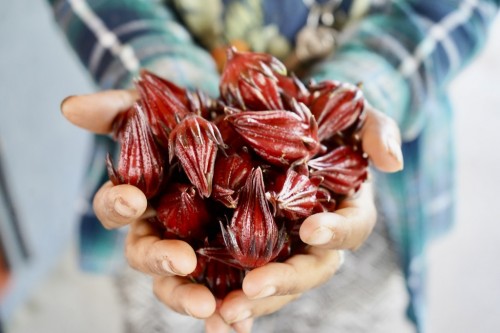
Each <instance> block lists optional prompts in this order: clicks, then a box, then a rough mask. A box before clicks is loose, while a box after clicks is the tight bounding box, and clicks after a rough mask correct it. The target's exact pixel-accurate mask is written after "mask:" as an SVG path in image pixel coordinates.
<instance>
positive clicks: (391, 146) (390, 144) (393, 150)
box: [386, 138, 403, 170]
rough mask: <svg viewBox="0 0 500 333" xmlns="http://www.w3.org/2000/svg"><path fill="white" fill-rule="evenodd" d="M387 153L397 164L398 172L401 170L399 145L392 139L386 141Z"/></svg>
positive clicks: (401, 161) (401, 153) (401, 156)
mask: <svg viewBox="0 0 500 333" xmlns="http://www.w3.org/2000/svg"><path fill="white" fill-rule="evenodd" d="M386 145H387V151H388V152H389V154H390V155H391V156H392V157H393V158H394V159H395V160H396V161H397V162H398V164H399V170H402V169H403V152H402V151H401V144H400V143H399V142H398V141H397V140H395V139H394V138H389V139H387V141H386Z"/></svg>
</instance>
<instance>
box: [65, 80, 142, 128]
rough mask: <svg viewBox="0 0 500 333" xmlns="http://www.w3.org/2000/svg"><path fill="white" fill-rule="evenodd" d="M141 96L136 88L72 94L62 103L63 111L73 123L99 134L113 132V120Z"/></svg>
mask: <svg viewBox="0 0 500 333" xmlns="http://www.w3.org/2000/svg"><path fill="white" fill-rule="evenodd" d="M138 98H139V95H138V93H137V92H136V91H135V90H107V91H102V92H98V93H94V94H89V95H81V96H70V97H67V98H66V99H64V100H63V101H62V103H61V112H62V114H63V115H64V116H65V117H66V119H68V120H69V121H70V122H71V123H72V124H74V125H76V126H78V127H81V128H83V129H86V130H89V131H91V132H94V133H97V134H106V133H109V132H111V128H112V124H113V120H114V119H115V117H116V115H117V114H118V113H120V112H123V111H126V110H128V109H129V108H130V107H131V106H132V105H133V104H134V102H135V101H136V100H137V99H138Z"/></svg>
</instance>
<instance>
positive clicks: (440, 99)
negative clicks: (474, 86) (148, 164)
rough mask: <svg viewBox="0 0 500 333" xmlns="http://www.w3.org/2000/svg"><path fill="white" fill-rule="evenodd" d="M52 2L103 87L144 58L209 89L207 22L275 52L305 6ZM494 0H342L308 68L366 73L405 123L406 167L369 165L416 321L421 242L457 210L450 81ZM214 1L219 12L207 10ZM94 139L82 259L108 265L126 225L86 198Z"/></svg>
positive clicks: (341, 75) (296, 0) (478, 42)
mask: <svg viewBox="0 0 500 333" xmlns="http://www.w3.org/2000/svg"><path fill="white" fill-rule="evenodd" d="M50 2H51V4H52V6H53V9H54V13H55V16H56V18H57V21H58V22H59V24H60V26H61V28H62V30H63V31H64V32H65V33H66V35H67V37H68V40H69V42H70V44H71V46H72V47H73V48H74V49H75V51H76V53H77V54H78V56H79V58H80V60H81V62H82V63H83V64H84V65H85V66H86V67H87V68H88V71H89V73H90V74H91V75H92V77H93V78H94V80H95V82H96V83H97V84H98V85H99V86H100V88H102V89H110V88H123V87H128V86H130V84H131V80H132V78H133V77H134V75H136V74H137V71H138V69H139V68H140V67H146V68H149V69H151V70H153V71H154V72H157V73H159V74H161V75H163V76H165V77H166V78H168V79H170V80H172V81H174V82H176V83H178V84H180V85H183V86H185V87H188V88H200V89H202V90H204V91H206V92H208V93H210V94H212V95H213V96H217V94H218V73H217V71H216V68H215V66H214V63H213V61H212V59H211V57H210V55H209V53H208V52H207V51H206V48H204V47H202V46H200V45H205V46H206V45H207V44H206V42H207V40H206V39H205V40H204V39H203V38H204V37H207V36H203V35H201V33H203V32H208V38H209V37H210V32H214V33H216V32H219V33H220V31H223V32H224V35H225V36H224V38H225V39H226V40H227V39H231V38H235V39H239V38H241V39H246V40H247V41H249V42H250V45H251V46H252V48H253V49H254V50H256V51H263V52H268V51H270V50H271V49H272V46H273V45H276V44H278V42H280V43H281V44H280V45H283V48H282V49H281V50H278V52H282V54H283V52H284V53H286V52H290V50H291V49H293V45H294V40H295V36H296V34H297V32H298V30H299V29H300V28H301V27H302V26H303V25H304V24H305V23H306V21H307V14H308V12H309V8H308V7H310V6H311V1H306V0H286V1H285V0H280V1H278V0H275V1H267V2H266V1H260V0H245V1H237V0H224V1H222V0H210V1H194V0H193V1H175V0H172V1H165V2H163V3H162V2H160V1H154V0H149V1H146V0H144V1H136V0H108V1H102V0H52V1H50ZM317 2H318V3H325V2H326V1H317ZM499 5H500V4H499V1H498V0H495V1H494V0H464V1H460V0H441V1H435V0H420V1H419V0H407V1H404V0H393V1H384V0H379V1H376V0H373V1H369V0H344V1H341V4H340V6H339V7H338V8H337V11H336V13H340V14H342V15H341V16H342V17H343V18H344V21H345V23H346V24H345V27H346V28H345V29H344V30H343V31H342V34H341V39H340V41H341V42H340V46H339V48H338V49H337V51H336V52H335V55H334V56H333V57H332V58H330V59H328V60H326V61H323V62H322V63H321V64H319V65H317V66H316V67H315V68H314V71H313V75H312V76H313V77H314V78H315V79H317V80H322V79H338V80H344V81H350V82H363V91H364V93H365V96H366V98H367V99H368V101H370V102H371V104H373V105H374V106H375V107H376V108H378V109H379V110H382V111H384V112H386V113H387V114H388V115H390V116H391V117H393V118H394V119H395V120H396V121H397V123H398V124H399V126H400V128H401V131H402V134H403V141H404V142H403V155H404V159H405V169H404V170H403V171H401V172H398V173H396V174H391V175H385V174H379V173H376V172H375V177H374V178H375V182H376V185H375V187H376V189H377V194H378V197H377V201H378V202H379V210H380V214H381V215H383V217H384V219H385V220H386V221H387V223H388V226H389V230H390V235H391V237H392V239H393V240H394V241H395V243H396V244H397V246H398V247H399V250H400V254H401V259H402V267H403V271H404V273H405V275H406V278H407V287H408V290H409V292H410V295H411V304H410V306H409V309H408V315H409V317H410V318H411V319H412V320H413V321H415V322H416V323H417V324H419V325H420V326H421V323H422V322H423V321H424V313H425V311H424V306H425V302H424V293H423V290H424V283H425V279H424V276H425V251H426V246H425V245H426V244H427V242H428V241H429V240H430V239H431V238H432V236H434V235H436V234H439V233H441V232H443V231H444V230H446V229H447V228H448V227H449V226H450V224H451V222H452V221H453V202H454V173H453V170H454V156H453V155H454V153H453V152H454V149H453V128H452V123H453V114H452V111H451V108H450V107H449V103H448V100H447V97H446V88H447V83H448V82H449V81H450V80H451V79H452V78H453V77H454V76H455V75H456V74H457V73H458V72H459V71H460V70H461V69H462V68H463V67H464V66H465V65H466V64H467V63H468V62H469V61H470V59H471V58H472V57H473V56H474V55H475V54H476V53H477V51H478V50H479V49H480V47H481V46H482V45H483V44H484V40H485V36H486V33H487V28H488V26H489V23H490V22H491V21H492V20H493V18H494V17H495V15H496V12H497V9H498V6H499ZM173 7H175V8H176V10H175V11H174V10H172V8H173ZM213 8H215V11H216V9H220V12H217V11H216V13H213V10H212V9H213ZM209 9H210V10H209ZM206 12H208V14H204V13H206ZM203 15H208V16H209V15H215V16H214V17H215V18H216V20H214V21H209V20H207V19H205V20H202V19H201V18H206V17H205V16H203ZM292 18H293V19H292ZM181 22H182V23H181ZM207 22H210V23H209V24H207ZM204 24H205V25H204ZM214 27H215V28H214ZM217 27H218V28H217ZM221 27H222V28H221ZM208 41H209V39H208ZM262 41H264V42H262ZM252 42H253V44H252ZM95 143H96V145H95V150H94V153H93V156H92V158H91V163H90V166H89V174H88V181H87V182H86V189H85V197H86V198H87V201H88V206H87V210H86V211H84V212H83V221H82V224H81V231H82V237H81V249H82V257H81V259H82V261H81V264H82V266H83V267H84V268H86V269H91V270H97V269H98V270H102V269H106V270H110V269H114V268H116V267H117V265H118V264H117V263H119V262H120V260H116V259H117V258H122V246H121V244H122V241H123V234H122V233H120V232H119V231H115V232H109V231H105V230H104V229H102V228H101V226H100V224H99V222H97V221H96V218H95V216H94V214H93V211H92V208H91V203H90V202H91V198H92V197H93V195H94V193H95V191H96V189H97V188H98V186H99V185H100V184H102V182H103V181H105V180H106V179H107V175H106V172H105V169H104V157H105V155H106V153H107V152H108V151H110V150H112V149H113V143H112V142H110V141H109V139H108V138H107V137H96V138H95Z"/></svg>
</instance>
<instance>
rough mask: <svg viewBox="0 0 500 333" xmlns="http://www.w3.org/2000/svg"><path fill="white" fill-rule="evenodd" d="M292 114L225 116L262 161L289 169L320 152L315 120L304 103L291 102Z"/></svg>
mask: <svg viewBox="0 0 500 333" xmlns="http://www.w3.org/2000/svg"><path fill="white" fill-rule="evenodd" d="M294 111H295V112H290V111H285V110H272V111H247V112H239V113H234V114H232V115H229V116H227V120H228V121H229V122H230V123H231V124H232V125H233V127H234V129H235V130H236V131H237V132H238V133H239V134H240V135H241V136H242V137H243V139H244V140H245V141H246V142H247V143H248V144H249V145H250V147H251V148H252V149H253V150H254V151H255V152H256V153H257V154H258V155H259V156H260V157H262V158H263V159H264V160H266V161H267V162H269V163H271V164H274V165H277V166H289V165H291V164H292V163H293V162H296V161H302V160H307V159H309V158H310V157H311V156H314V155H315V154H316V153H317V152H318V150H319V141H318V138H317V125H316V121H315V120H314V117H312V116H311V114H310V112H309V110H308V109H307V107H306V106H304V105H303V104H299V103H296V102H294Z"/></svg>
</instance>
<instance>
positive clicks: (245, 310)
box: [219, 290, 300, 327]
mask: <svg viewBox="0 0 500 333" xmlns="http://www.w3.org/2000/svg"><path fill="white" fill-rule="evenodd" d="M299 296H300V295H299V294H295V295H285V296H271V297H267V298H264V299H253V300H252V299H249V298H248V297H247V296H246V295H245V294H244V293H243V291H242V290H237V291H233V292H231V293H230V294H229V295H227V296H226V298H225V299H224V300H223V302H222V305H221V307H220V309H219V313H220V314H221V316H222V318H223V319H224V321H225V322H226V323H228V324H231V325H234V324H235V323H241V324H242V325H239V326H240V327H241V326H244V325H248V324H249V323H248V322H247V323H244V321H246V320H248V319H250V318H257V317H260V316H264V315H268V314H270V313H274V312H276V311H278V310H280V309H281V308H282V307H284V306H285V305H287V304H288V303H290V302H291V301H293V300H295V299H297V298H298V297H299Z"/></svg>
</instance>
